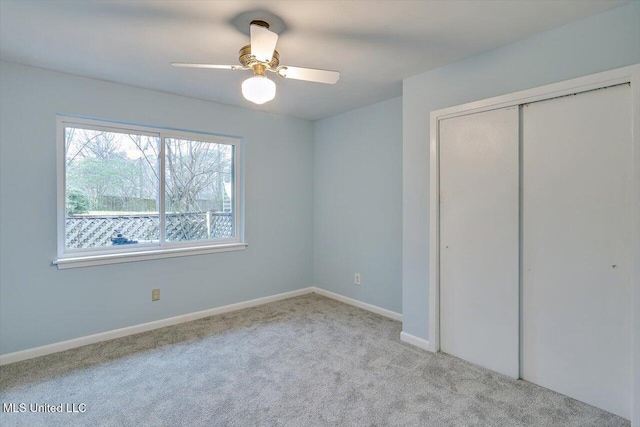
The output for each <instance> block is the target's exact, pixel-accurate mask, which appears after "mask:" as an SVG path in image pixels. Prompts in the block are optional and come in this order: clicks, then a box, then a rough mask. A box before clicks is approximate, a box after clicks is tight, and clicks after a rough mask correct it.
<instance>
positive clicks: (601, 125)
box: [522, 85, 632, 418]
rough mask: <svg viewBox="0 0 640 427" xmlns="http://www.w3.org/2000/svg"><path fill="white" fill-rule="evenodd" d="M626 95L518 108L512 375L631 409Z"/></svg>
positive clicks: (624, 90) (617, 90) (615, 91)
mask: <svg viewBox="0 0 640 427" xmlns="http://www.w3.org/2000/svg"><path fill="white" fill-rule="evenodd" d="M630 96H631V91H630V88H629V86H628V85H623V86H616V87H612V88H608V89H602V90H597V91H592V92H586V93H583V94H578V95H575V96H570V97H564V98H558V99H552V100H548V101H544V102H538V103H533V104H530V105H527V106H524V107H523V110H522V111H523V112H522V114H523V116H522V126H523V129H522V133H523V195H522V197H523V199H522V201H523V208H522V209H523V210H522V212H523V223H522V227H523V236H522V238H523V241H522V243H523V254H522V255H523V282H522V286H523V295H522V304H523V312H522V322H523V325H522V328H523V329H522V376H523V378H524V379H526V380H528V381H531V382H533V383H536V384H539V385H542V386H544V387H547V388H550V389H552V390H555V391H558V392H560V393H562V394H566V395H568V396H571V397H574V398H576V399H579V400H582V401H584V402H586V403H589V404H592V405H594V406H597V407H600V408H602V409H605V410H607V411H610V412H613V413H615V414H618V415H621V416H623V417H626V418H630V415H631V401H630V400H631V378H632V377H631V321H632V320H631V307H632V294H631V282H630V276H629V274H630V268H631V265H630V264H631V259H630V230H631V217H630V213H631V206H630V199H631V194H630V188H631V160H632V156H631V154H632V153H631V98H630Z"/></svg>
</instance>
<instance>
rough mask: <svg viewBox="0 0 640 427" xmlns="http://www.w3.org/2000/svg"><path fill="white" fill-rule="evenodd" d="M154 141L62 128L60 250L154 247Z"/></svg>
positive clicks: (156, 181) (156, 229) (156, 146)
mask: <svg viewBox="0 0 640 427" xmlns="http://www.w3.org/2000/svg"><path fill="white" fill-rule="evenodd" d="M159 148H160V138H158V137H153V136H145V135H136V134H127V133H116V132H107V131H100V130H90V129H81V128H73V127H67V128H65V171H66V175H65V176H66V181H65V184H66V185H65V187H66V188H65V194H66V199H65V212H66V220H65V247H66V248H67V249H86V248H93V247H123V245H136V244H142V243H156V244H157V243H158V242H159V238H160V226H159V222H160V221H159V218H160V216H159V212H158V205H159V203H158V195H159V165H158V153H159Z"/></svg>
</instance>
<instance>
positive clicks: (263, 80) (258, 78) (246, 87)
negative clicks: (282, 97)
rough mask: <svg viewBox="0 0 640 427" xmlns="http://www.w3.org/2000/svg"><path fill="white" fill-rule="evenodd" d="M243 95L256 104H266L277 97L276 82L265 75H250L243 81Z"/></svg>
mask: <svg viewBox="0 0 640 427" xmlns="http://www.w3.org/2000/svg"><path fill="white" fill-rule="evenodd" d="M242 96H244V97H245V98H246V99H247V100H248V101H251V102H253V103H254V104H264V103H265V102H269V101H271V100H272V99H273V98H275V97H276V84H275V83H274V82H273V81H271V80H269V79H268V78H267V76H264V75H255V76H253V77H249V78H248V79H247V80H245V81H244V82H242Z"/></svg>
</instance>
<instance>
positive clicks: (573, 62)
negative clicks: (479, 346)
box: [402, 1, 640, 339]
mask: <svg viewBox="0 0 640 427" xmlns="http://www.w3.org/2000/svg"><path fill="white" fill-rule="evenodd" d="M425 49H428V46H425ZM639 62H640V2H637V1H636V2H633V3H630V4H627V5H624V6H621V7H618V8H616V9H612V10H610V11H608V12H605V13H603V14H600V15H596V16H593V17H590V18H587V19H584V20H581V21H577V22H574V23H571V24H568V25H565V26H562V27H559V28H556V29H553V30H550V31H547V32H545V33H541V34H539V35H536V36H533V37H530V38H527V39H525V40H521V41H519V42H516V43H513V44H510V45H507V46H504V47H501V48H498V49H495V50H492V51H489V52H487V53H485V54H482V55H478V56H474V57H471V58H469V59H466V60H464V61H460V62H457V63H453V64H450V65H447V66H445V67H442V68H438V69H435V70H432V71H428V72H426V73H423V74H420V75H417V76H414V77H410V78H407V79H405V80H404V81H403V266H402V274H403V286H402V298H403V302H402V312H403V329H404V331H405V332H407V333H409V334H411V335H415V336H417V337H420V338H423V339H428V338H429V336H428V328H429V294H428V283H429V281H428V278H429V264H428V263H429V113H430V112H431V111H434V110H438V109H441V108H445V107H450V106H454V105H458V104H463V103H466V102H470V101H475V100H480V99H484V98H489V97H493V96H497V95H502V94H506V93H510V92H515V91H518V90H523V89H527V88H532V87H537V86H541V85H544V84H548V83H554V82H558V81H562V80H567V79H570V78H574V77H579V76H583V75H588V74H593V73H596V72H599V71H605V70H609V69H613V68H618V67H622V66H626V65H632V64H635V63H639Z"/></svg>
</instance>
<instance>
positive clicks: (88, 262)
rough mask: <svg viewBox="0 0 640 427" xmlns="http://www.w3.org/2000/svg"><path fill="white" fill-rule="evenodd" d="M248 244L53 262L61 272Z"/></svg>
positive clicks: (229, 249)
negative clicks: (68, 269)
mask: <svg viewBox="0 0 640 427" xmlns="http://www.w3.org/2000/svg"><path fill="white" fill-rule="evenodd" d="M247 246H248V245H247V244H246V243H231V244H228V245H215V246H199V247H189V248H171V249H158V250H152V251H149V250H147V251H144V252H142V251H140V252H124V253H117V254H105V255H93V256H82V257H77V258H60V259H57V260H55V261H53V264H54V265H57V266H58V269H59V270H64V269H67V268H79V267H92V266H94V265H105V264H119V263H125V262H135V261H146V260H150V259H162V258H175V257H180V256H187V255H204V254H213V253H217V252H234V251H243V250H245V249H246V248H247Z"/></svg>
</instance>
